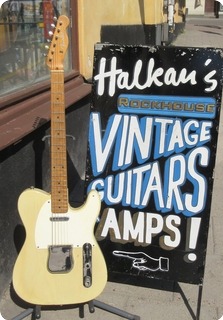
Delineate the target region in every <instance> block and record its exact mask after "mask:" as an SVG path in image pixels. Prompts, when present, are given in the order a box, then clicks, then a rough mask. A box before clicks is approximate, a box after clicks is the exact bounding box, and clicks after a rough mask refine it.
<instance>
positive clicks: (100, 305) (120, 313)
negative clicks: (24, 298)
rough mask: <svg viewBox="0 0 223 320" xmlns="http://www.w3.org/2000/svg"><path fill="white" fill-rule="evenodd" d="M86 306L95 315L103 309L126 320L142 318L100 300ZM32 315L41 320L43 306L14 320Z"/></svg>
mask: <svg viewBox="0 0 223 320" xmlns="http://www.w3.org/2000/svg"><path fill="white" fill-rule="evenodd" d="M86 304H88V307H89V312H90V313H94V312H95V308H94V307H97V308H99V309H102V310H104V311H106V312H109V313H113V314H115V315H117V316H120V317H122V318H124V319H129V320H140V317H139V316H137V315H133V314H131V313H128V312H126V311H124V310H121V309H118V308H115V307H112V306H110V305H108V304H106V303H103V302H101V301H98V300H92V301H89V302H87V303H86ZM84 305H85V304H84V303H83V304H80V305H79V317H80V318H81V319H83V318H84ZM30 314H32V320H36V319H40V318H41V306H35V307H34V308H29V309H27V310H25V311H23V312H22V313H20V314H19V315H17V316H15V317H14V318H12V320H22V319H24V318H26V317H27V316H28V315H30Z"/></svg>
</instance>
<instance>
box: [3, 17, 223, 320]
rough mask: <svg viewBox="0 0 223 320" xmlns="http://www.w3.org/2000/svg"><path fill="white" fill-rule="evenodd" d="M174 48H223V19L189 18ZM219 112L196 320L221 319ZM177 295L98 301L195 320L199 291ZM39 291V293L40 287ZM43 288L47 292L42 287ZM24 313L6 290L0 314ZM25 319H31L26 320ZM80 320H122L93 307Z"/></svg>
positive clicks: (155, 319) (144, 292) (57, 316)
mask: <svg viewBox="0 0 223 320" xmlns="http://www.w3.org/2000/svg"><path fill="white" fill-rule="evenodd" d="M173 45H174V46H186V47H195V46H198V47H221V48H222V47H223V17H222V16H220V18H219V19H215V18H214V17H202V18H201V17H188V19H187V24H186V29H185V31H184V32H183V33H182V34H181V35H180V36H178V38H177V39H176V40H175V42H174V43H173ZM222 229H223V114H222V117H221V123H220V127H219V142H218V150H217V162H216V167H215V183H214V192H213V200H212V210H211V220H210V229H209V240H208V250H207V259H206V269H205V277H204V286H203V298H202V307H201V315H200V320H219V319H220V318H221V317H222V316H223V249H222V248H223V236H222V235H223V232H222ZM180 286H181V289H182V292H170V291H160V290H155V289H148V288H141V287H134V286H130V285H123V284H115V283H107V285H106V288H105V290H104V291H103V293H102V294H101V295H100V296H99V297H98V300H100V301H103V302H104V303H108V304H109V305H111V306H113V307H117V308H121V309H123V310H125V311H126V312H128V313H131V314H135V315H138V316H140V318H141V320H150V319H151V320H166V319H168V320H169V319H171V320H179V319H181V320H190V319H195V314H196V307H197V297H198V287H197V286H194V285H188V284H180ZM43 290H44V289H43ZM46 290H47V288H46ZM23 310H24V309H23V308H21V307H19V306H17V305H15V304H14V303H13V302H12V300H11V299H10V295H9V290H8V291H7V292H6V293H5V297H4V298H3V299H2V301H1V302H0V312H1V314H2V315H3V316H4V318H6V319H7V320H9V319H13V318H14V317H15V316H16V315H17V314H19V313H20V312H22V311H23ZM26 319H31V316H30V315H29V316H27V317H26ZM41 319H42V320H51V319H52V320H68V319H69V320H70V319H79V310H78V309H68V310H66V309H64V310H48V311H47V310H46V311H42V315H41ZM85 319H89V320H105V319H106V320H112V319H114V320H115V319H117V320H118V319H123V318H122V317H120V316H116V315H114V314H110V313H107V312H105V311H103V310H101V309H99V308H96V310H95V312H94V313H89V311H88V308H87V306H86V307H85Z"/></svg>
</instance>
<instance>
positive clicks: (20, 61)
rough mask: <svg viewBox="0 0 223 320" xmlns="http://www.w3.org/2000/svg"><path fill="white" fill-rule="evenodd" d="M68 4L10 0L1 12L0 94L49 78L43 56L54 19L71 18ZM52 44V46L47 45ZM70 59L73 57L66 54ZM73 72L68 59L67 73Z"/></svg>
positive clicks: (47, 0) (46, 0) (62, 2)
mask: <svg viewBox="0 0 223 320" xmlns="http://www.w3.org/2000/svg"><path fill="white" fill-rule="evenodd" d="M69 7H70V5H69V1H68V0H66V1H64V0H60V1H52V0H45V1H38V0H36V1H35V0H32V1H27V0H23V1H7V2H5V3H4V4H3V5H2V7H1V9H0V95H3V94H6V93H9V92H12V91H16V90H18V89H19V88H24V87H27V86H29V87H30V85H31V84H35V83H38V82H40V81H42V80H45V79H47V78H48V77H49V70H48V68H47V66H46V64H45V57H44V54H46V53H47V49H46V48H45V46H46V44H48V43H47V40H48V39H49V31H50V30H52V29H53V27H52V25H51V24H52V23H53V18H54V17H58V16H59V15H60V14H66V15H68V16H69ZM48 45H50V44H48ZM67 56H70V55H67ZM69 69H71V67H70V59H68V58H67V59H66V62H65V71H66V70H69Z"/></svg>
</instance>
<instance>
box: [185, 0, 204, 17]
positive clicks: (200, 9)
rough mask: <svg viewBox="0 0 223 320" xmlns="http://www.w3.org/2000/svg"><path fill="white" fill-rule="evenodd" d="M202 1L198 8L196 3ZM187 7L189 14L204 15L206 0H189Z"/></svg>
mask: <svg viewBox="0 0 223 320" xmlns="http://www.w3.org/2000/svg"><path fill="white" fill-rule="evenodd" d="M196 2H200V3H201V5H200V6H198V7H197V8H196V6H195V3H196ZM186 7H187V8H188V14H189V15H195V14H196V15H204V9H205V0H200V1H196V0H187V1H186Z"/></svg>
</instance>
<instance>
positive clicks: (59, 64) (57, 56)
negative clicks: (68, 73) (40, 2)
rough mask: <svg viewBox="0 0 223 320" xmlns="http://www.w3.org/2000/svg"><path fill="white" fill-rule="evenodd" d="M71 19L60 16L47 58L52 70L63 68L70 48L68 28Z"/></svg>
mask: <svg viewBox="0 0 223 320" xmlns="http://www.w3.org/2000/svg"><path fill="white" fill-rule="evenodd" d="M69 23H70V21H69V18H68V17H67V16H64V15H62V16H59V18H58V20H57V24H56V26H55V30H54V33H53V38H52V42H51V44H50V48H49V52H48V54H47V58H46V64H47V66H48V67H49V69H50V70H63V61H64V58H65V54H66V51H67V48H68V35H67V32H66V28H67V27H68V25H69Z"/></svg>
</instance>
